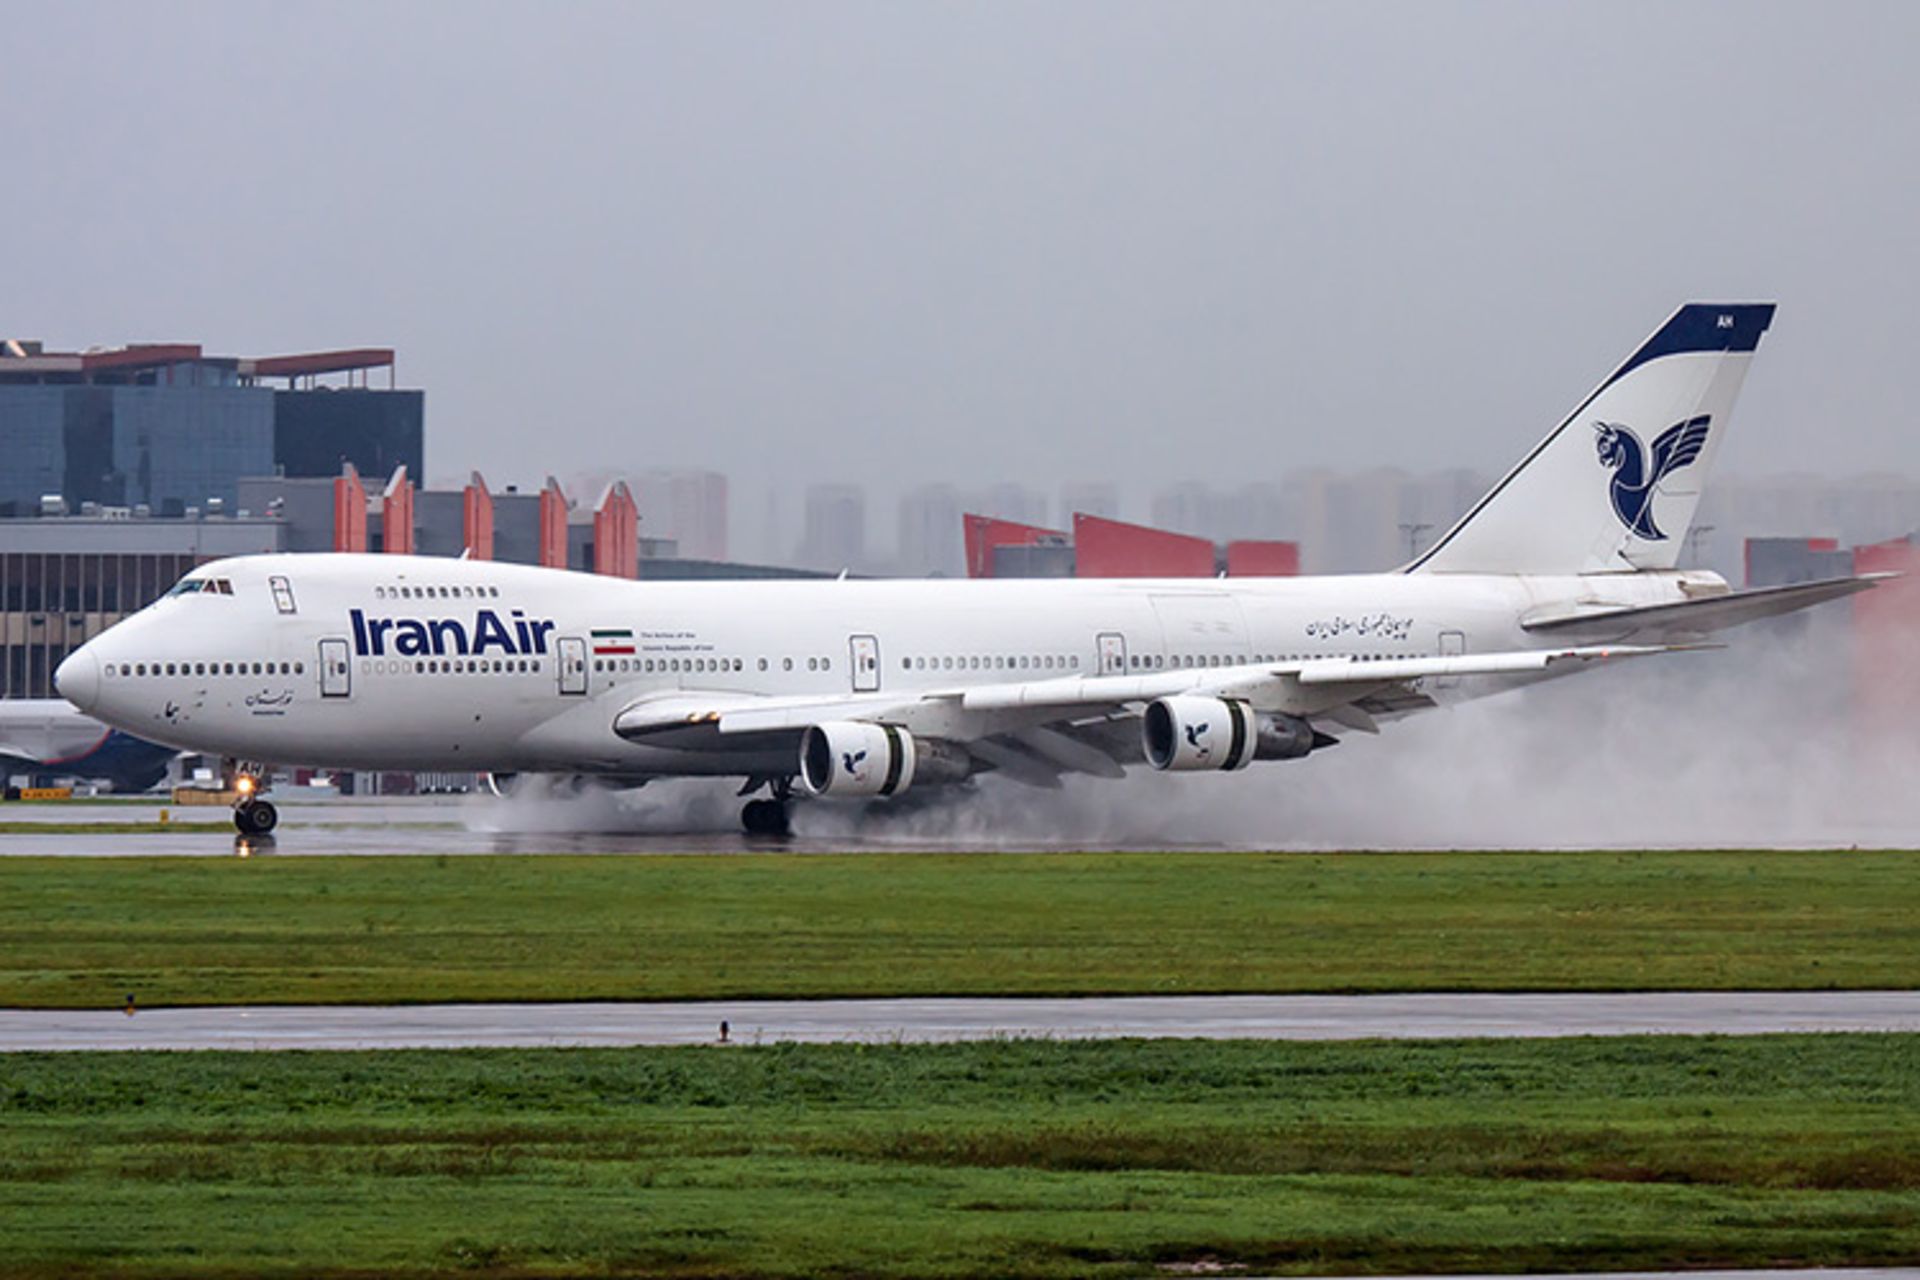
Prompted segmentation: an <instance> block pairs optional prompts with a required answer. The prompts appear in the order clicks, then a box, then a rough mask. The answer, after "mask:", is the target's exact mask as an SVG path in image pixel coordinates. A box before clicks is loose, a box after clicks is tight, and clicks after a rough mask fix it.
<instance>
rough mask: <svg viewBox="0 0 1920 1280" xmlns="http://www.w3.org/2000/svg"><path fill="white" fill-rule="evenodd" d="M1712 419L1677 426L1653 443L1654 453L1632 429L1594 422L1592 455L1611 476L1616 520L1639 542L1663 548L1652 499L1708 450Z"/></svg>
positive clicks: (1706, 417) (1609, 493)
mask: <svg viewBox="0 0 1920 1280" xmlns="http://www.w3.org/2000/svg"><path fill="white" fill-rule="evenodd" d="M1712 424H1713V418H1712V417H1711V416H1710V415H1708V414H1704V413H1703V414H1701V415H1700V416H1699V417H1697V418H1688V419H1687V420H1686V421H1684V422H1676V423H1674V424H1673V425H1672V426H1670V427H1668V428H1667V429H1666V430H1665V431H1662V432H1661V433H1660V434H1659V435H1657V436H1655V437H1654V438H1653V453H1652V456H1651V457H1649V456H1648V453H1647V447H1646V446H1645V445H1643V444H1641V443H1640V437H1639V436H1637V435H1635V434H1634V433H1633V429H1632V428H1630V427H1624V426H1621V425H1620V424H1619V423H1617V422H1596V423H1594V424H1593V430H1594V442H1593V443H1594V450H1595V452H1597V453H1598V454H1599V455H1600V465H1601V466H1603V467H1605V468H1607V469H1608V470H1610V471H1612V472H1613V481H1612V483H1611V484H1609V485H1608V486H1607V496H1608V497H1609V498H1610V499H1611V500H1612V502H1613V514H1614V515H1616V516H1618V517H1620V523H1621V524H1623V525H1625V526H1627V530H1628V532H1630V533H1632V534H1633V536H1634V537H1636V538H1644V539H1646V540H1647V541H1648V542H1665V541H1666V539H1667V534H1666V531H1665V530H1664V529H1662V528H1661V527H1660V526H1659V525H1657V524H1655V523H1654V522H1653V495H1654V492H1655V491H1656V489H1657V488H1658V486H1659V484H1660V482H1661V481H1662V480H1665V479H1666V478H1667V477H1668V476H1669V475H1671V474H1672V473H1673V472H1675V471H1678V470H1679V469H1680V468H1682V467H1685V466H1689V465H1691V464H1692V463H1693V461H1694V459H1696V458H1698V457H1699V456H1700V451H1701V450H1702V449H1705V448H1706V447H1707V430H1708V428H1709V427H1711V426H1712Z"/></svg>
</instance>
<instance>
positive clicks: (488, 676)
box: [56, 304, 1871, 834]
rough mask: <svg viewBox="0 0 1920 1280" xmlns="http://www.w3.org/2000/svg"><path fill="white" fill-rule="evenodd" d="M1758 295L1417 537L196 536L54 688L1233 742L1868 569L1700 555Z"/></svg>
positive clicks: (509, 767) (316, 719) (208, 722)
mask: <svg viewBox="0 0 1920 1280" xmlns="http://www.w3.org/2000/svg"><path fill="white" fill-rule="evenodd" d="M1773 310H1774V309H1773V307H1772V305H1770V304H1724V305H1723V304H1692V305H1688V306H1685V307H1682V308H1681V309H1680V310H1678V311H1677V312H1675V313H1674V314H1673V316H1672V317H1671V318H1670V319H1668V320H1667V322H1666V323H1665V324H1663V325H1662V326H1661V327H1660V328H1659V330H1658V331H1657V332H1656V333H1655V334H1654V335H1653V336H1652V337H1651V338H1650V339H1648V340H1647V341H1646V342H1645V343H1643V344H1642V345H1641V346H1640V347H1639V348H1638V349H1637V350H1635V351H1634V352H1633V354H1632V355H1630V356H1629V357H1628V358H1627V360H1626V361H1625V363H1623V364H1621V365H1620V367H1619V368H1618V369H1616V370H1615V371H1614V372H1613V373H1612V374H1611V375H1609V376H1608V377H1607V378H1606V379H1605V380H1604V381H1603V382H1602V383H1601V384H1600V386H1599V387H1598V389H1596V390H1595V391H1594V392H1593V393H1592V394H1590V395H1588V396H1587V397H1586V398H1585V399H1584V400H1582V401H1581V402H1580V403H1579V405H1578V407H1577V408H1575V409H1574V411H1573V412H1572V413H1570V414H1569V415H1567V417H1566V418H1565V419H1564V420H1562V421H1561V422H1560V423H1559V425H1557V426H1556V427H1554V428H1553V430H1552V431H1550V432H1549V433H1548V434H1547V436H1546V438H1545V439H1543V440H1542V441H1540V443H1539V444H1538V445H1536V446H1535V447H1534V448H1533V449H1532V450H1531V451H1530V452H1529V453H1527V455H1526V456H1525V457H1524V458H1522V459H1521V460H1520V462H1519V463H1518V464H1517V465H1515V466H1514V468H1513V469H1512V471H1510V472H1509V473H1508V474H1507V475H1506V476H1505V478H1503V479H1502V480H1501V481H1500V482H1499V483H1498V484H1496V485H1495V486H1494V487H1493V489H1492V491H1491V492H1489V493H1488V494H1487V495H1486V496H1485V497H1483V498H1482V499H1481V500H1480V501H1479V502H1477V503H1476V504H1474V506H1473V507H1472V509H1470V510H1469V511H1468V512H1467V513H1466V514H1465V515H1464V516H1463V517H1461V519H1460V520H1459V522H1458V523H1456V524H1455V525H1454V526H1453V527H1452V529H1450V530H1449V531H1448V532H1447V533H1446V534H1445V535H1444V536H1443V537H1441V538H1440V539H1439V541H1437V542H1436V543H1435V544H1434V545H1433V546H1432V547H1431V548H1430V549H1429V550H1427V551H1426V552H1425V554H1423V555H1421V556H1419V557H1418V558H1417V559H1416V560H1414V561H1413V562H1412V563H1411V564H1408V565H1406V566H1404V567H1402V568H1400V569H1397V570H1395V571H1392V572H1385V573H1371V574H1354V575H1341V576H1330V577H1302V578H1266V579H1219V580H1206V579H1202V580H1194V579H1133V580H1129V579H1108V580H1080V581H1058V580H1048V581H1018V580H980V581H845V580H842V581H805V582H802V581H792V582H658V583H656V582H645V581H641V582H627V581H620V580H614V579H608V578H605V577H595V576H590V575H584V574H579V573H571V572H567V571H563V570H557V569H545V568H534V567H529V566H523V565H511V564H497V563H489V562H485V561H477V560H450V559H437V558H423V557H418V556H402V555H263V556H243V557H238V558H235V559H230V560H221V561H216V562H214V563H210V564H207V565H203V566H201V567H199V568H197V569H195V570H194V571H193V572H191V573H189V574H188V575H187V576H186V577H185V578H183V579H182V580H181V581H180V582H179V583H178V584H177V585H176V586H175V587H174V588H173V589H172V591H170V592H169V593H168V594H167V595H166V597H165V598H163V599H161V600H159V601H157V602H156V603H154V604H153V605H152V606H150V607H149V608H147V609H144V610H142V611H141V612H140V613H138V614H136V615H135V616H133V617H131V618H129V619H127V620H126V621H124V622H122V623H121V624H120V625H118V626H116V627H114V628H112V629H111V630H109V631H107V632H106V633H105V634H103V635H101V636H99V637H97V638H95V639H94V640H92V641H90V642H89V643H88V644H86V645H85V646H83V647H82V648H81V649H79V650H78V651H76V652H75V653H74V654H72V655H71V656H70V657H69V658H67V660H66V661H65V662H64V663H62V664H61V666H60V668H59V670H58V672H57V675H56V680H57V683H58V687H59V690H60V693H61V694H62V695H63V696H64V697H66V698H67V699H68V700H69V701H71V702H72V703H73V704H74V705H75V706H77V707H79V708H80V709H81V710H83V711H85V712H86V713H87V714H89V715H92V716H95V717H97V718H99V719H101V720H103V721H105V722H107V723H108V724H111V725H114V726H117V727H118V728H120V729H123V730H125V731H126V732H128V733H131V734H134V735H137V736H138V737H141V738H144V739H151V740H153V741H156V742H162V743H166V744H168V745H170V746H174V747H179V748H181V749H183V750H191V751H200V752H208V753H218V754H220V755H222V756H224V757H229V758H231V759H233V760H234V761H235V762H236V769H237V771H238V773H239V774H240V776H241V779H242V780H243V781H248V782H254V783H255V786H253V787H243V788H242V793H243V797H244V798H243V799H242V800H241V801H240V802H239V804H238V805H237V807H236V809H235V814H234V816H235V822H236V824H237V825H238V826H239V828H240V829H241V831H243V832H247V833H253V834H259V833H264V832H265V831H269V830H271V829H272V827H273V825H274V822H275V818H276V816H275V813H274V810H273V806H272V805H271V803H270V802H268V801H267V800H265V799H263V798H261V797H260V796H259V795H258V794H257V789H256V788H257V779H258V778H259V776H260V774H261V771H262V766H263V765H264V764H266V763H269V762H272V763H293V762H298V763H301V764H308V765H319V766H327V767H332V768H345V769H426V770H472V771H487V772H492V773H495V774H507V773H519V772H555V773H565V774H573V775H590V776H599V777H603V778H606V779H609V780H614V781H618V782H625V783H632V784H637V783H641V782H645V781H648V780H652V779H657V778H669V777H679V776H688V775H701V776H725V777H738V778H740V779H742V781H743V786H742V790H741V794H742V795H743V796H748V795H753V794H755V793H756V792H761V793H764V795H763V796H762V797H761V798H758V799H755V800H753V801H751V802H750V803H748V804H747V805H746V807H745V810H744V812H743V815H742V817H743V821H744V823H745V825H746V827H747V829H748V830H749V831H754V832H762V833H784V832H785V831H786V830H787V829H788V820H789V806H790V804H791V803H792V802H793V801H794V800H795V799H796V798H798V797H801V796H805V797H820V798H825V799H840V798H846V797H851V798H861V799H874V798H882V797H893V796H899V795H901V794H903V793H905V792H907V791H908V790H909V789H912V790H915V791H919V790H921V789H924V788H929V787H942V786H952V785H956V784H961V783H965V782H966V781H967V780H968V779H970V778H973V777H974V776H975V775H978V774H982V773H987V772H993V773H998V774H1000V775H1002V776H1004V777H1006V778H1009V779H1012V780H1014V781H1016V782H1020V783H1026V784H1030V785H1033V786H1040V787H1048V786H1056V785H1058V784H1059V782H1060V780H1061V778H1062V777H1063V776H1064V775H1068V774H1092V775H1096V776H1099V777H1105V778H1112V779H1116V780H1117V779H1121V778H1123V777H1124V776H1125V775H1126V771H1127V769H1128V768H1129V767H1130V766H1138V765H1145V766H1146V767H1148V768H1152V769H1157V770H1169V771H1227V772H1232V771H1237V770H1241V769H1245V768H1248V767H1249V766H1251V765H1253V764H1255V763H1256V762H1267V761H1283V760H1298V759H1301V758H1303V757H1306V756H1310V755H1312V754H1313V753H1315V752H1317V751H1320V750H1322V749H1323V748H1325V747H1327V746H1330V745H1332V744H1333V743H1334V742H1336V741H1337V740H1338V738H1339V736H1340V735H1341V734H1343V733H1347V732H1350V731H1354V730H1359V731H1372V730H1375V729H1376V728H1377V727H1378V726H1379V725H1380V724H1381V723H1382V722H1386V721H1391V720H1394V719H1396V718H1399V717H1403V716H1406V715H1410V714H1413V713H1415V712H1419V711H1423V710H1426V709H1428V708H1432V707H1436V706H1444V705H1446V704H1448V703H1451V702H1456V701H1460V700H1463V699H1467V698H1474V697H1480V696H1485V695H1487V694H1491V693H1497V692H1500V691H1503V690H1508V689H1512V688H1515V687H1519V686H1524V685H1527V684H1531V683H1534V682H1537V681H1541V680H1545V679H1550V678H1553V677H1556V676H1560V675H1563V674H1567V673H1570V672H1575V671H1582V670H1588V669H1591V668H1593V667H1595V666H1596V665H1599V664H1602V663H1605V662H1608V661H1614V660H1622V659H1627V658H1638V657H1647V656H1653V655H1659V654H1664V653H1669V652H1672V651H1674V650H1676V649H1681V648H1688V647H1693V646H1695V645H1697V643H1698V642H1699V641H1700V640H1701V638H1702V637H1704V636H1707V635H1709V634H1711V633H1714V632H1718V631H1720V630H1723V629H1725V628H1728V627H1732V626H1735V625H1737V624H1740V623H1744V622H1749V621H1752V620H1754V619H1758V618H1764V617H1769V616H1772V615H1776V614H1781V613H1786V612H1789V611H1792V610H1796V609H1801V608H1805V607H1807V606H1809V605H1814V604H1818V603H1820V602H1822V601H1827V600H1833V599H1837V598H1839V597H1842V596H1845V595H1848V594H1851V593H1853V592H1855V591H1859V590H1861V589H1863V588H1864V587H1867V586H1870V585H1871V583H1870V581H1869V580H1867V579H1863V578H1838V579H1833V580H1830V581H1825V582H1816V583H1808V584H1803V585H1798V586H1792V587H1783V588H1773V589H1764V590H1746V591H1736V590H1733V589H1731V588H1729V586H1728V585H1727V583H1726V582H1725V581H1724V580H1723V579H1722V578H1720V577H1719V576H1718V575H1717V574H1714V573H1710V572H1705V571H1700V570H1683V569H1680V568H1679V567H1678V563H1679V556H1680V549H1681V545H1682V542H1683V539H1684V537H1685V535H1686V532H1687V529H1688V527H1689V525H1690V524H1691V522H1692V520H1693V516H1694V511H1695V509H1696V507H1697V505H1698V503H1699V500H1700V493H1701V486H1702V483H1703V481H1704V479H1705V477H1706V475H1707V473H1708V470H1709V469H1710V468H1711V466H1712V464H1713V461H1714V458H1715V455H1716V454H1717V453H1718V452H1719V449H1720V446H1721V444H1722V443H1723V442H1724V440H1725V438H1726V432H1727V427H1728V415H1729V414H1730V412H1731V410H1732V408H1733V404H1734V399H1735V397H1736V395H1737V394H1738V392H1739V389H1740V385H1741V382H1742V380H1743V378H1744V377H1745V374H1746V371H1747V366H1748V364H1749V362H1750V361H1751V359H1752V355H1753V352H1754V351H1755V349H1756V348H1757V347H1758V345H1759V342H1760V338H1761V335H1762V334H1763V333H1764V332H1765V331H1766V329H1767V326H1768V324H1769V323H1770V322H1771V320H1772V318H1773Z"/></svg>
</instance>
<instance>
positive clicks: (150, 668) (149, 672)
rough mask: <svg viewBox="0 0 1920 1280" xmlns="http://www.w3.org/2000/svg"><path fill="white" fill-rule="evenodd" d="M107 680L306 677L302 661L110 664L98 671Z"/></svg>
mask: <svg viewBox="0 0 1920 1280" xmlns="http://www.w3.org/2000/svg"><path fill="white" fill-rule="evenodd" d="M101 670H102V672H104V673H105V674H106V675H107V676H108V677H109V678H112V677H115V676H133V677H135V678H138V677H140V676H248V675H252V676H270V675H276V674H278V675H283V676H298V675H305V674H306V671H307V664H306V663H304V662H253V663H247V662H118V663H115V662H109V663H107V664H106V665H105V666H104V667H102V668H101Z"/></svg>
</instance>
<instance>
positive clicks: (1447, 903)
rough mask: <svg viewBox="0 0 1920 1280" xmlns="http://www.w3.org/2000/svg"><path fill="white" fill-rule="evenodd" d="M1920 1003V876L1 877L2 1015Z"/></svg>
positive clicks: (1420, 859) (1088, 862)
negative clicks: (1524, 1001)
mask: <svg viewBox="0 0 1920 1280" xmlns="http://www.w3.org/2000/svg"><path fill="white" fill-rule="evenodd" d="M1915 986H1920V854H1914V853H1884V852H1878V853H1849V852H1825V853H1785V852H1742V851H1734V852H1681V853H1611V852H1608V853H1551V854H1547V853H1497V854H1441V853H1434V854H1341V855H1304V854H1276V855H1261V854H1244V853H1243V854H1221V855H1211V854H1044V855H1020V854H1006V855H1001V854H970V855H959V856H946V855H924V854H905V855H865V854H863V855H847V856H840V855H751V856H739V857H697V856H693V857H642V858H620V857H538V856H536V857H494V856H487V857H456V858H424V857H411V858H410V857H395V858H283V859H274V858H254V859H249V860H240V859H178V858H112V859H78V858H76V859H60V858H0V1004H5V1005H15V1006H69V1007H100V1006H117V1005H118V1004H119V1003H120V1002H121V1001H122V999H123V998H124V997H125V995H126V994H127V993H128V992H133V993H135V994H136V995H137V996H138V998H139V1000H140V1002H141V1004H143V1005H147V1006H155V1005H165V1004H187V1003H225V1002H252V1003H263V1002H275V1003H279V1002H294V1003H306V1002H352V1001H367V1002H403V1001H415V1002H417V1001H444V1000H452V1001H470V1000H534V999H562V1000H566V999H689V998H707V997H714V998H744V997H751V996H872V995H926V994H952V995H962V994H1088V993H1147V994H1151V993H1197V992H1293V991H1417V990H1456V991H1461V990H1466V991H1471V990H1596V989H1600V990H1605V989H1616V990H1619V989H1629V990H1630V989H1662V988H1716V989H1760V988H1771V989H1792V988H1819V987H1851V988H1876V987H1877V988H1912V987H1915Z"/></svg>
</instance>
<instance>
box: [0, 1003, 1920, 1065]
mask: <svg viewBox="0 0 1920 1280" xmlns="http://www.w3.org/2000/svg"><path fill="white" fill-rule="evenodd" d="M722 1021H725V1022H726V1023H728V1024H729V1039H730V1040H731V1041H732V1042H734V1043H744V1044H754V1043H772V1042H775V1041H804V1042H814V1043H830V1042H837V1041H858V1042H863V1043H893V1042H940V1041H959V1040H983V1039H992V1038H995V1037H1001V1036H1009V1037H1044V1038H1054V1039H1114V1038H1120V1037H1135V1036H1138V1037H1147V1038H1159V1039H1209V1040H1243V1039H1244V1040H1366V1039H1391V1040H1425V1039H1443V1038H1454V1037H1460V1038H1479V1037H1493V1038H1544V1037H1555V1036H1617V1035H1637V1034H1666V1035H1678V1034H1688V1035H1697V1034H1709V1033H1711V1034H1718V1035H1762V1034H1767V1033H1772V1032H1834V1031H1875V1032H1909V1033H1912V1032H1920V992H1912V991H1815V992H1653V993H1632V994H1584V993H1583V994H1546V995H1486V994H1475V995H1390V996H1146V997H1127V998H1088V999H921V1000H741V1001H724V1000H717V1001H702V1002H690V1003H684V1004H680V1003H676V1004H471V1005H414V1006H397V1007H396V1006H377V1007H376V1006H332V1007H327V1006H302V1007H293V1006H266V1007H251V1008H249V1007H233V1008H198V1009H152V1010H147V1011H143V1012H140V1013H138V1014H135V1015H133V1016H128V1015H127V1014H125V1013H123V1012H121V1011H119V1010H97V1011H96V1010H78V1011H70V1010H22V1009H5V1010H0V1052H23V1051H30V1050H113V1049H402V1048H441V1049H451V1048H479V1047H501V1048H513V1047H539V1046H583V1045H600V1046H623V1045H685V1044H711V1043H714V1042H716V1041H717V1040H718V1039H719V1034H720V1024H721V1023H722Z"/></svg>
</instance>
